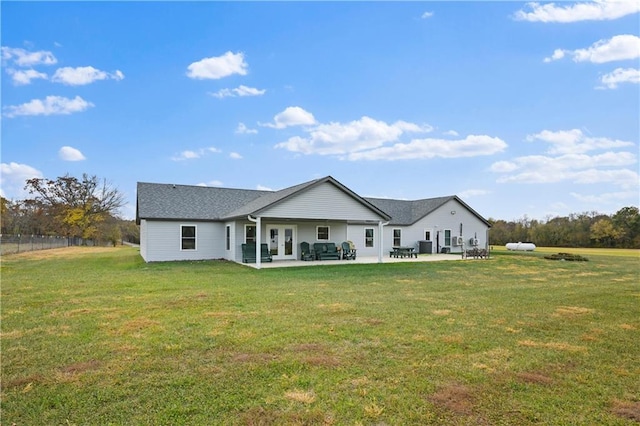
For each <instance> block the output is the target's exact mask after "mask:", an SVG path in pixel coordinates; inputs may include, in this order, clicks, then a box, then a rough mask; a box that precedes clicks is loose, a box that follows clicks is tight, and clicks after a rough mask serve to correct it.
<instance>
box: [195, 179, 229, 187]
mask: <svg viewBox="0 0 640 426" xmlns="http://www.w3.org/2000/svg"><path fill="white" fill-rule="evenodd" d="M196 186H223V184H222V181H220V180H210V181H209V182H203V183H199V184H197V185H196Z"/></svg>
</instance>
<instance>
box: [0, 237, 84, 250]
mask: <svg viewBox="0 0 640 426" xmlns="http://www.w3.org/2000/svg"><path fill="white" fill-rule="evenodd" d="M80 244H86V245H93V243H92V242H91V241H83V240H82V239H80V238H67V237H59V236H49V235H0V254H10V253H22V252H25V251H34V250H47V249H53V248H60V247H68V246H75V245H80Z"/></svg>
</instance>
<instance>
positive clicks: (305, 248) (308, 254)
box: [300, 241, 316, 260]
mask: <svg viewBox="0 0 640 426" xmlns="http://www.w3.org/2000/svg"><path fill="white" fill-rule="evenodd" d="M315 258H316V255H315V253H314V252H313V250H311V246H310V245H309V243H308V242H306V241H304V242H301V243H300V260H315Z"/></svg>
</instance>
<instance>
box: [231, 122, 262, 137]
mask: <svg viewBox="0 0 640 426" xmlns="http://www.w3.org/2000/svg"><path fill="white" fill-rule="evenodd" d="M235 133H238V134H240V135H249V134H256V133H258V131H257V130H256V129H250V128H248V127H247V126H246V125H245V124H244V123H238V127H236V130H235Z"/></svg>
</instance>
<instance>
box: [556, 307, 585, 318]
mask: <svg viewBox="0 0 640 426" xmlns="http://www.w3.org/2000/svg"><path fill="white" fill-rule="evenodd" d="M593 312H594V310H593V309H590V308H583V307H580V306H558V307H557V308H556V310H555V312H554V313H553V316H556V317H575V316H579V315H585V314H591V313H593Z"/></svg>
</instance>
